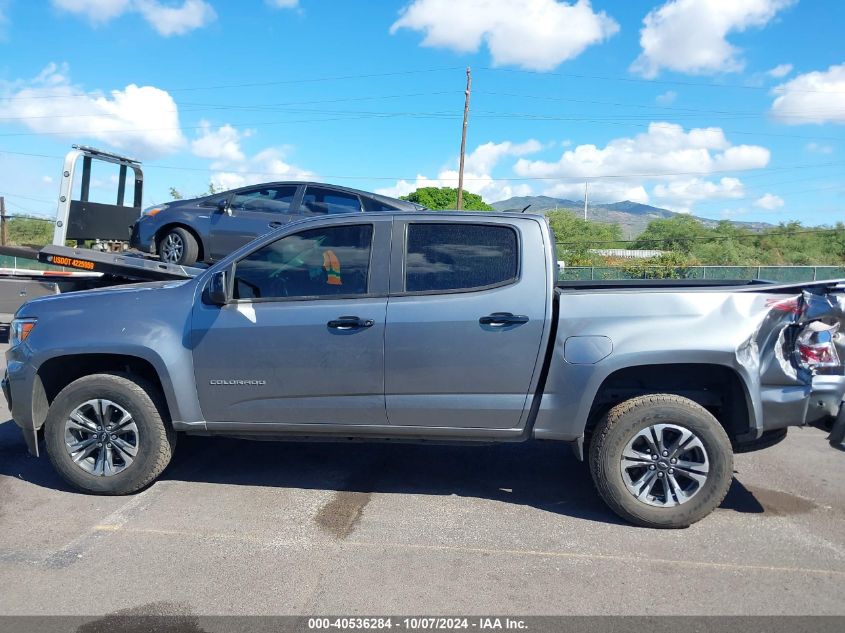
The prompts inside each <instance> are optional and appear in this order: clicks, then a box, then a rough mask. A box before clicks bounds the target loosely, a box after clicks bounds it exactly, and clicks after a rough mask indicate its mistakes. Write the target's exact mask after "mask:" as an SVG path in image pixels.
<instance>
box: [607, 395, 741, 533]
mask: <svg viewBox="0 0 845 633" xmlns="http://www.w3.org/2000/svg"><path fill="white" fill-rule="evenodd" d="M590 470H591V472H592V475H593V481H594V482H595V485H596V488H597V489H598V492H599V494H600V495H601V497H602V499H604V501H605V502H606V503H607V505H608V506H610V508H611V509H612V510H613V511H614V512H615V513H616V514H618V515H619V516H620V517H622V518H623V519H625V520H627V521H630V522H632V523H635V524H637V525H641V526H644V527H652V528H682V527H688V526H690V525H692V524H693V523H695V522H696V521H699V520H701V519H703V518H704V517H706V516H707V515H708V514H710V513H711V512H712V511H713V510H714V509H716V508H717V507H718V506H719V504H720V503H722V500H723V499H724V498H725V495H726V494H727V492H728V487H729V486H730V483H731V477H732V475H733V453H732V451H731V443H730V440H729V439H728V436H727V434H726V433H725V430H724V429H723V428H722V425H721V424H719V421H718V420H716V418H714V417H713V416H712V415H711V414H710V413H709V412H708V411H707V410H706V409H704V408H703V407H701V406H700V405H698V404H696V403H695V402H693V401H692V400H689V399H687V398H682V397H680V396H675V395H669V394H656V395H649V396H640V397H638V398H633V399H631V400H628V401H626V402H623V403H621V404H618V405H616V406H615V407H613V408H612V409H611V410H610V411H609V412H608V413H607V415H606V416H605V417H604V418H603V419H602V420H601V422H599V424H598V426H597V427H596V429H595V432H594V434H593V440H592V443H591V445H590Z"/></svg>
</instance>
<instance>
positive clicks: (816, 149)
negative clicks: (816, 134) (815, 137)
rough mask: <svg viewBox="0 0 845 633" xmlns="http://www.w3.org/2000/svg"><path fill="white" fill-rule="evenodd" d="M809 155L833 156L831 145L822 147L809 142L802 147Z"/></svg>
mask: <svg viewBox="0 0 845 633" xmlns="http://www.w3.org/2000/svg"><path fill="white" fill-rule="evenodd" d="M804 149H806V150H807V151H808V152H810V153H811V154H833V145H824V144H822V143H816V142H815V141H811V142H809V143H807V144H806V145H805V146H804Z"/></svg>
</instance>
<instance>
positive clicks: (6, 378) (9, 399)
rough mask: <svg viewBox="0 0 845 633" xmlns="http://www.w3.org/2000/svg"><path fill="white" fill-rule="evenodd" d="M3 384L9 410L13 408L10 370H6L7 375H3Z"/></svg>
mask: <svg viewBox="0 0 845 633" xmlns="http://www.w3.org/2000/svg"><path fill="white" fill-rule="evenodd" d="M0 384H2V386H3V397H4V398H6V406H7V407H8V409H9V411H11V410H12V390H11V389H9V372H6V375H5V376H3V380H2V382H0Z"/></svg>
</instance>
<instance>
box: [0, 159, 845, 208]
mask: <svg viewBox="0 0 845 633" xmlns="http://www.w3.org/2000/svg"><path fill="white" fill-rule="evenodd" d="M3 154H10V155H13V156H30V157H35V158H51V159H63V158H64V156H60V155H57V154H38V153H31V152H17V151H10V150H4V149H0V156H2V155H3ZM842 165H845V161H831V162H827V163H796V164H792V165H781V166H778V167H768V166H766V167H749V168H734V169H715V170H708V171H673V172H639V173H621V174H620V173H616V174H603V175H592V176H591V175H586V174H573V175H552V176H518V177H512V178H475V179H473V178H465V180H479V181H493V182H519V181H523V180H525V181H533V180H538V181H546V180H571V181H574V182H584V181H585V180H590V181H598V180H606V179H619V178H622V179H625V178H669V177H672V176H715V175H718V174H733V173H744V172H748V171H760V170H765V172H764V173H761V174H757V175H754V174H752V175H750V176H744V178H746V179H748V178H759V177H766V176H768V175H769V174H770V172H775V171H790V170H795V169H821V168H825V167H840V166H842ZM144 169H163V170H171V171H192V172H206V173H208V172H216V171H225V170H220V169H212V168H210V167H186V166H184V165H167V164H156V163H145V164H144ZM238 173H241V174H244V175H249V176H278V175H279V174H278V173H276V172H264V171H252V170H247V171H241V172H238ZM322 177H323V178H334V179H338V180H414V179H415V178H416V176H373V175H348V174H346V175H324V176H322ZM820 177H822V176H820ZM439 180H457V179H456V178H451V179H449V178H440V179H439ZM802 180H811V179H809V178H808V179H802ZM789 182H795V181H789ZM775 184H785V183H783V182H779V183H775ZM8 195H15V194H11V193H9V194H8ZM18 197H23V196H18ZM39 201H45V200H43V199H41V200H39Z"/></svg>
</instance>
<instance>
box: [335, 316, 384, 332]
mask: <svg viewBox="0 0 845 633" xmlns="http://www.w3.org/2000/svg"><path fill="white" fill-rule="evenodd" d="M374 324H375V321H373V320H372V319H361V318H359V317H356V316H342V317H338V318H336V319H332V320H331V321H329V322H328V323H326V325H328V326H329V327H330V328H333V329H335V330H360V329H361V328H365V327H373V325H374Z"/></svg>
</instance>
